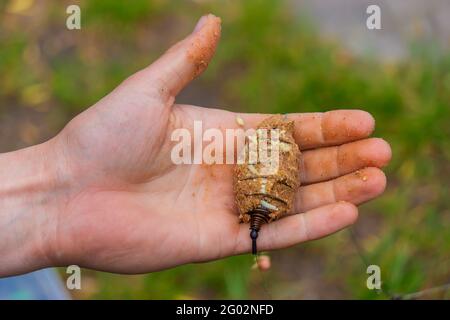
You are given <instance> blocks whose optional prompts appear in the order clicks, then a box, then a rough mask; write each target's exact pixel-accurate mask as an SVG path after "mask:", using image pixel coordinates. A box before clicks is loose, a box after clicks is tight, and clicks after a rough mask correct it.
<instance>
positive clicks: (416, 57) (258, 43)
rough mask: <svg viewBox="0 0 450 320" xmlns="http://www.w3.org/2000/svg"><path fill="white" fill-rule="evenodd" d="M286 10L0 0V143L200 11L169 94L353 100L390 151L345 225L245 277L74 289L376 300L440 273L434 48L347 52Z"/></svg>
mask: <svg viewBox="0 0 450 320" xmlns="http://www.w3.org/2000/svg"><path fill="white" fill-rule="evenodd" d="M70 4H78V5H80V7H81V10H82V20H81V22H82V29H81V30H78V31H69V30H67V29H66V28H65V19H66V17H67V15H66V13H65V10H66V7H67V6H68V5H70ZM296 11H301V10H292V3H291V1H290V2H287V1H262V0H246V1H168V0H157V1H147V0H134V1H75V0H74V1H33V0H9V1H1V2H0V133H1V135H0V147H1V149H0V151H2V152H4V151H10V150H15V149H18V148H20V147H24V146H27V145H31V144H35V143H39V142H42V141H45V140H46V139H48V138H49V137H51V136H52V135H54V134H55V133H57V132H58V130H60V129H61V128H62V127H63V126H64V124H65V123H67V121H68V120H69V119H71V118H72V117H73V116H74V115H75V114H77V113H79V112H81V111H82V110H84V109H86V108H87V107H89V106H90V105H92V104H93V103H95V102H96V101H97V100H98V99H99V98H101V97H103V96H104V95H105V94H107V93H108V92H109V91H110V90H112V89H113V88H114V87H115V86H117V85H118V84H119V83H120V82H121V81H122V80H123V79H125V78H126V77H127V76H128V75H130V74H131V73H133V72H135V71H137V70H139V69H140V68H142V67H144V66H146V65H148V64H149V63H150V62H151V61H152V60H153V59H155V58H156V57H158V56H159V55H160V54H161V53H162V52H164V51H165V49H166V48H168V47H169V46H170V44H172V43H174V42H175V41H177V40H178V39H181V38H182V37H184V36H185V35H186V34H188V33H189V32H191V30H192V28H193V26H194V25H195V23H196V20H197V19H198V18H199V17H200V16H201V15H202V14H204V13H207V12H212V13H214V14H216V15H218V16H220V17H221V18H222V21H223V28H222V30H223V35H222V40H221V43H220V45H219V47H218V51H217V54H216V57H215V58H214V60H213V62H212V63H211V65H210V67H209V69H208V70H207V72H206V73H205V74H204V75H203V76H202V77H201V78H199V79H197V80H195V81H194V82H193V83H192V84H191V85H190V86H189V88H187V89H186V90H185V91H184V92H183V93H182V94H181V96H180V97H179V98H178V101H179V102H184V103H190V104H198V105H202V106H210V107H218V108H224V109H229V110H238V111H247V112H267V113H269V112H271V113H284V112H300V111H301V112H309V111H325V110H330V109H338V108H362V109H365V110H367V111H369V112H371V113H372V114H373V115H374V117H375V118H376V121H377V127H376V132H375V135H376V136H381V137H383V138H385V139H386V140H387V141H389V142H390V143H391V146H392V149H393V160H392V163H391V164H390V165H389V167H388V168H387V176H388V187H387V190H386V193H385V194H384V196H382V197H381V198H380V199H378V200H376V201H374V202H373V203H370V204H367V205H363V206H362V207H361V209H360V219H359V221H358V222H357V224H356V225H355V226H354V227H352V228H351V230H344V231H341V232H339V233H337V234H335V235H333V236H330V237H328V238H326V239H323V240H319V241H315V242H311V243H306V244H302V245H299V246H297V247H294V248H290V249H286V250H280V251H277V252H274V253H271V257H272V265H273V266H272V269H271V271H269V272H267V273H263V274H262V273H259V272H257V271H254V270H251V266H252V264H253V260H252V258H251V257H250V256H249V255H247V256H240V257H233V258H229V259H225V260H222V261H217V262H212V263H206V264H197V265H187V266H182V267H178V268H175V269H172V270H168V271H164V272H158V273H154V274H148V275H138V276H123V275H112V274H108V273H101V272H94V271H89V270H84V271H83V279H82V288H83V289H82V290H81V291H74V292H72V293H73V296H74V297H75V298H81V299H91V298H106V299H108V298H137V299H155V298H159V299H173V298H175V299H178V298H188V299H191V298H192V299H195V298H219V299H222V298H237V299H240V298H274V299H308V298H346V299H358V298H375V299H380V298H381V299H385V298H390V297H392V296H393V295H403V294H406V293H410V292H415V291H418V290H423V289H426V288H430V287H435V286H437V285H441V284H443V283H446V282H450V268H449V267H450V228H449V227H450V206H449V204H450V198H449V179H450V165H449V160H450V110H449V102H450V73H449V71H450V54H449V52H448V51H447V50H446V49H444V48H442V47H441V46H440V45H439V41H438V40H437V39H431V40H430V39H427V41H422V40H421V39H420V37H418V38H417V41H411V43H410V45H408V54H407V56H405V57H403V58H401V59H395V60H392V59H377V58H376V57H374V56H373V55H371V54H370V52H368V53H369V54H368V55H356V54H354V53H353V52H352V51H351V50H349V49H348V48H346V47H345V46H344V45H342V44H341V42H340V41H339V40H337V39H333V38H330V37H324V36H321V34H320V32H318V29H317V23H318V21H314V19H313V18H312V17H311V16H308V15H305V14H303V15H302V14H298V13H297V12H296ZM361 15H362V17H364V12H361ZM362 21H363V20H362ZM367 264H376V265H379V266H380V267H381V276H382V281H383V289H384V290H383V292H375V291H370V290H368V289H367V287H366V279H367V276H368V275H367V274H366V265H367ZM61 274H62V275H63V276H64V270H61ZM428 297H432V298H449V297H450V293H448V292H445V291H439V292H437V293H434V294H431V295H426V296H423V298H428Z"/></svg>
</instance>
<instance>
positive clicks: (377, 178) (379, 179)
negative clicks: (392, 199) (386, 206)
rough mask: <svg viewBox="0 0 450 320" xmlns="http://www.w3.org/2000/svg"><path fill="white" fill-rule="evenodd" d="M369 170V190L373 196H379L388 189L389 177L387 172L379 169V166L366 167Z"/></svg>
mask: <svg viewBox="0 0 450 320" xmlns="http://www.w3.org/2000/svg"><path fill="white" fill-rule="evenodd" d="M365 170H366V172H367V176H369V178H367V181H366V182H368V188H369V190H367V192H368V193H369V194H370V195H372V198H375V197H378V196H379V195H380V194H382V193H383V192H384V190H385V189H386V184H387V178H386V175H385V173H384V172H383V171H382V170H380V169H378V168H373V167H371V168H366V169H365Z"/></svg>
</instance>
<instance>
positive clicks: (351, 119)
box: [239, 110, 375, 150]
mask: <svg viewBox="0 0 450 320" xmlns="http://www.w3.org/2000/svg"><path fill="white" fill-rule="evenodd" d="M239 116H240V117H242V118H243V119H244V120H245V122H246V126H247V125H248V126H250V127H253V126H256V125H257V124H258V123H259V122H260V121H262V120H263V119H265V118H267V117H269V116H270V115H268V114H248V113H247V114H240V115H239ZM286 117H287V119H289V120H293V121H294V122H295V133H294V138H295V140H296V142H297V144H298V145H299V147H300V149H302V150H305V149H315V148H319V147H326V146H334V145H340V144H344V143H347V142H351V141H356V140H360V139H364V138H367V137H368V136H370V135H371V134H372V132H373V130H374V128H375V120H374V118H373V117H372V115H371V114H370V113H368V112H366V111H363V110H333V111H328V112H316V113H290V114H286Z"/></svg>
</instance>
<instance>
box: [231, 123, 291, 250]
mask: <svg viewBox="0 0 450 320" xmlns="http://www.w3.org/2000/svg"><path fill="white" fill-rule="evenodd" d="M294 129H295V128H294V122H293V121H288V120H287V119H285V117H283V116H281V115H275V116H272V117H269V118H267V119H265V120H264V121H262V122H261V123H260V124H259V125H258V126H257V129H256V133H255V134H254V135H251V136H249V137H248V139H247V140H246V144H245V148H244V149H243V151H242V152H244V155H243V157H242V158H243V159H244V163H241V164H238V165H237V166H236V168H235V172H234V181H233V184H234V192H235V197H236V204H237V207H238V210H239V220H240V222H243V223H250V230H251V231H250V237H251V239H252V252H253V254H256V251H257V250H256V239H257V237H258V232H259V230H260V228H261V225H262V224H264V223H269V222H272V221H274V220H277V219H279V218H280V217H282V216H283V215H285V214H286V213H288V212H289V211H291V209H292V207H293V201H294V196H295V192H296V191H297V189H298V187H299V186H300V179H299V163H300V150H299V148H298V145H297V144H296V142H295V140H294V136H293V134H294ZM255 146H257V148H255ZM263 154H265V155H266V156H267V158H263V157H262V155H263ZM273 155H276V156H275V157H273ZM255 158H256V161H255ZM274 160H276V161H274Z"/></svg>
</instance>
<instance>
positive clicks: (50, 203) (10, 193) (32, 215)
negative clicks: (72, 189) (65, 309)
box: [0, 139, 68, 276]
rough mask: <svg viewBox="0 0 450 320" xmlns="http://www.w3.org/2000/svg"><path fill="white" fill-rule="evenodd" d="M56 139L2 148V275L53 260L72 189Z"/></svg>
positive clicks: (44, 264)
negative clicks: (60, 220) (59, 222)
mask: <svg viewBox="0 0 450 320" xmlns="http://www.w3.org/2000/svg"><path fill="white" fill-rule="evenodd" d="M54 141H55V140H54V139H52V140H49V141H47V142H45V143H43V144H40V145H36V146H32V147H29V148H26V149H21V150H18V151H14V152H8V153H3V154H0V181H1V183H0V276H8V275H13V274H19V273H25V272H29V271H33V270H36V269H40V268H44V267H48V266H50V265H51V264H52V261H51V260H52V254H51V252H50V248H51V247H52V241H53V240H54V235H55V230H54V229H55V221H56V220H57V215H58V214H59V212H60V210H61V208H62V206H63V205H64V203H65V200H64V199H65V198H66V195H67V193H68V192H67V186H68V183H67V181H66V179H65V178H64V175H63V174H62V172H63V170H62V168H61V167H58V166H60V165H61V163H60V161H58V159H59V157H60V156H58V155H57V154H56V150H55V148H54V144H55V142H54Z"/></svg>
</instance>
